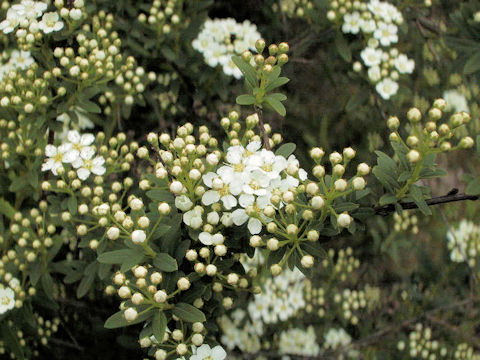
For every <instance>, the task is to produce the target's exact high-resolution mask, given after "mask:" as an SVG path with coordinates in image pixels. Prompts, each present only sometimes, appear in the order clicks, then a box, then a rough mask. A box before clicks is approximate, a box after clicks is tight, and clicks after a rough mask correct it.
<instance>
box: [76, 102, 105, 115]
mask: <svg viewBox="0 0 480 360" xmlns="http://www.w3.org/2000/svg"><path fill="white" fill-rule="evenodd" d="M78 105H79V106H80V107H81V108H82V110H85V111H87V112H89V113H94V114H100V113H101V112H102V109H101V108H100V106H98V105H97V104H95V103H94V102H92V101H90V100H80V101H79V102H78Z"/></svg>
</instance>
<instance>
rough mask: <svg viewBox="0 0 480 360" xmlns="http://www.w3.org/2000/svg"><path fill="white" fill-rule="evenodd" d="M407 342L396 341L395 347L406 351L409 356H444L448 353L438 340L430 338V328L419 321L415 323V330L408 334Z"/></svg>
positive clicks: (423, 357) (418, 357)
mask: <svg viewBox="0 0 480 360" xmlns="http://www.w3.org/2000/svg"><path fill="white" fill-rule="evenodd" d="M408 340H409V341H408V343H406V342H405V341H403V340H401V341H399V342H398V343H397V349H398V350H400V351H402V352H403V351H406V352H407V353H408V355H409V356H410V358H414V359H428V358H429V356H430V358H436V359H438V358H445V357H447V355H448V349H447V347H446V346H444V345H442V344H441V343H440V342H439V341H437V340H434V339H432V329H431V328H429V327H426V326H423V324H421V323H417V324H416V325H415V330H413V331H411V332H410V333H409V334H408Z"/></svg>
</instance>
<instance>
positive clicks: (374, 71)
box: [367, 65, 382, 83]
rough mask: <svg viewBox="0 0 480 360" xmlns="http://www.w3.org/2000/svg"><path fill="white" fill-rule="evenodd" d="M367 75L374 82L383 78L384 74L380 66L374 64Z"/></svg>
mask: <svg viewBox="0 0 480 360" xmlns="http://www.w3.org/2000/svg"><path fill="white" fill-rule="evenodd" d="M367 75H368V78H369V79H370V81H372V82H374V83H376V82H378V81H380V79H381V78H382V74H381V73H380V67H379V66H377V65H375V66H372V67H371V68H370V69H368V71H367Z"/></svg>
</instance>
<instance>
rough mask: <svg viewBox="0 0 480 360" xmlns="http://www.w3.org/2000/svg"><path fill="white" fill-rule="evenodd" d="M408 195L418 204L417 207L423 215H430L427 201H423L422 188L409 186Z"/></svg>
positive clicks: (430, 211)
mask: <svg viewBox="0 0 480 360" xmlns="http://www.w3.org/2000/svg"><path fill="white" fill-rule="evenodd" d="M410 196H411V197H412V199H413V202H414V203H415V204H416V205H417V206H418V208H419V209H420V211H421V212H422V213H423V214H424V215H432V210H430V208H429V207H428V205H427V203H426V202H425V199H424V198H423V193H422V190H421V189H420V188H419V187H418V186H416V185H412V187H411V188H410Z"/></svg>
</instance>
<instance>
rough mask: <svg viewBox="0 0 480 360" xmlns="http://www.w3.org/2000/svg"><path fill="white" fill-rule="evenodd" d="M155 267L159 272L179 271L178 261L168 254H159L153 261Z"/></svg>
mask: <svg viewBox="0 0 480 360" xmlns="http://www.w3.org/2000/svg"><path fill="white" fill-rule="evenodd" d="M153 265H155V266H156V267H157V268H158V269H159V270H161V271H165V272H173V271H177V270H178V265H177V260H175V259H174V258H173V257H171V256H170V255H168V254H166V253H159V254H157V257H156V258H155V259H153Z"/></svg>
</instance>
